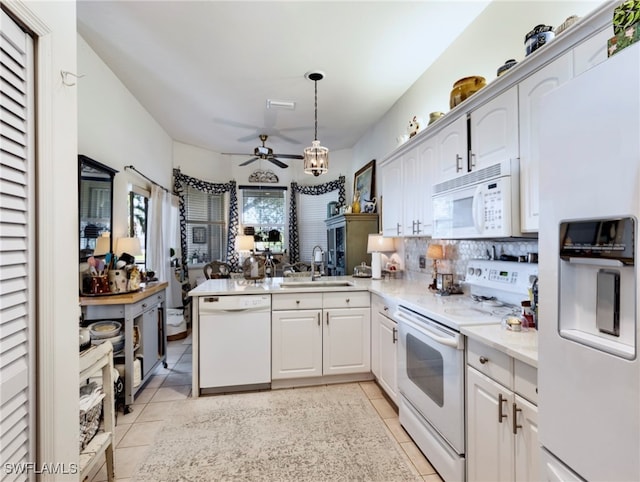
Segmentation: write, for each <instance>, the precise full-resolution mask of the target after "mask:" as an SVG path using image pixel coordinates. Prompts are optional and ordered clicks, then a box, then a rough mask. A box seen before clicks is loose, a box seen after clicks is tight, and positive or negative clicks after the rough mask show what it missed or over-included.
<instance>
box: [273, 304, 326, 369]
mask: <svg viewBox="0 0 640 482" xmlns="http://www.w3.org/2000/svg"><path fill="white" fill-rule="evenodd" d="M271 330H272V333H271V335H272V337H271V378H272V379H273V380H277V379H286V378H304V377H316V376H318V377H319V376H321V375H322V310H292V311H273V312H272V314H271Z"/></svg>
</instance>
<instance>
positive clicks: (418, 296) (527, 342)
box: [189, 276, 538, 367]
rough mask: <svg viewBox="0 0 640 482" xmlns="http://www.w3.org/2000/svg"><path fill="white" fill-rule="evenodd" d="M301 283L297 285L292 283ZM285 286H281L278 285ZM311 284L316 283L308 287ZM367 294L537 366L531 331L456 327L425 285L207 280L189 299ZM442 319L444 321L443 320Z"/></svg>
mask: <svg viewBox="0 0 640 482" xmlns="http://www.w3.org/2000/svg"><path fill="white" fill-rule="evenodd" d="M344 281H348V282H349V283H350V285H349V286H327V285H326V283H324V285H323V282H344ZM298 282H302V284H301V285H300V286H295V285H294V284H295V283H298ZM283 283H285V284H288V285H289V286H287V287H283V286H282V284H283ZM312 283H317V284H316V285H312ZM357 290H361V291H369V292H371V293H375V294H377V295H380V296H382V297H385V298H392V299H393V300H394V301H396V302H397V303H398V304H401V305H405V306H408V307H409V308H411V309H414V310H417V311H419V312H422V313H423V314H424V315H426V316H428V317H431V318H433V319H435V320H436V321H440V322H441V323H446V324H448V325H449V326H452V325H454V327H455V328H457V329H459V330H460V332H461V333H462V334H463V335H466V336H468V337H470V338H473V339H476V340H478V341H480V342H482V343H485V344H487V345H489V346H492V347H493V348H496V349H498V350H500V351H502V352H504V353H506V354H508V355H510V356H512V357H514V358H516V359H518V360H520V361H522V362H524V363H527V364H528V365H531V366H534V367H537V365H538V333H537V331H535V330H529V331H526V332H525V331H522V332H513V331H508V330H506V329H504V328H502V326H501V325H500V324H499V323H493V324H485V325H469V324H458V323H457V321H459V320H456V319H455V317H454V316H452V315H451V313H448V312H447V307H449V308H450V307H451V306H452V305H451V303H452V302H453V303H455V302H456V300H457V299H456V298H452V297H440V296H436V295H435V294H433V293H430V292H429V291H428V289H427V286H426V284H425V283H421V282H416V281H413V280H404V279H390V280H374V279H371V278H354V277H353V276H323V277H322V278H321V280H320V281H317V282H316V281H314V282H311V278H266V279H264V280H262V281H260V282H258V283H255V282H253V281H247V280H244V279H210V280H206V281H205V282H204V283H202V284H200V285H198V286H197V287H196V288H194V289H193V290H191V291H190V292H189V296H193V297H199V296H212V295H213V296H215V295H247V294H277V293H305V292H306V293H313V292H319V291H322V292H336V291H337V292H340V291H357ZM445 318H446V321H443V320H444V319H445Z"/></svg>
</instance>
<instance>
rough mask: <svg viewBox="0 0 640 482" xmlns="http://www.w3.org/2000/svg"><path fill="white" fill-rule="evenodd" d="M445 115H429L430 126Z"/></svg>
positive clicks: (437, 113)
mask: <svg viewBox="0 0 640 482" xmlns="http://www.w3.org/2000/svg"><path fill="white" fill-rule="evenodd" d="M443 115H444V112H432V113H431V114H429V124H428V125H431V124H433V123H434V122H435V121H437V120H438V119H440V117H442V116H443Z"/></svg>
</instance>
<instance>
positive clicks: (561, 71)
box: [518, 52, 573, 232]
mask: <svg viewBox="0 0 640 482" xmlns="http://www.w3.org/2000/svg"><path fill="white" fill-rule="evenodd" d="M572 60H573V55H572V52H568V53H566V54H564V55H562V56H561V57H559V58H558V59H556V60H554V61H553V62H551V63H550V64H549V65H547V66H545V67H543V68H542V69H540V70H538V71H537V72H535V73H533V74H532V75H530V76H529V77H527V78H526V79H524V80H523V81H522V82H520V84H519V85H518V100H519V109H520V115H519V118H520V228H521V230H522V231H523V232H537V231H538V225H539V213H540V201H539V195H538V189H539V185H540V153H539V147H538V146H539V142H540V139H539V135H538V126H539V125H540V123H542V122H544V119H541V118H540V114H539V108H538V104H539V100H540V98H541V97H542V96H543V95H545V94H547V93H548V92H550V91H552V90H554V89H555V88H557V87H558V86H560V85H562V84H564V83H565V82H567V81H569V80H570V79H571V78H572V76H573V66H572Z"/></svg>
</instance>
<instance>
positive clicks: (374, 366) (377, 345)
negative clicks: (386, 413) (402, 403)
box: [371, 295, 398, 405]
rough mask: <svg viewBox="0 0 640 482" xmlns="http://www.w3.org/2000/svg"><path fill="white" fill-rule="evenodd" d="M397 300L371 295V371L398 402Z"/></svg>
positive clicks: (387, 392) (391, 397)
mask: <svg viewBox="0 0 640 482" xmlns="http://www.w3.org/2000/svg"><path fill="white" fill-rule="evenodd" d="M396 306H397V305H396V302H395V301H392V300H389V299H385V298H383V297H381V296H379V295H372V297H371V330H372V331H371V371H372V372H373V374H374V375H375V377H376V380H377V381H378V384H379V385H380V387H381V388H382V389H383V390H384V391H385V392H386V394H387V395H388V396H389V398H390V399H391V400H393V401H394V402H395V403H396V405H397V404H398V361H397V347H398V323H397V322H396V321H395V320H393V318H391V315H392V313H393V312H394V311H395V308H396Z"/></svg>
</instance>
